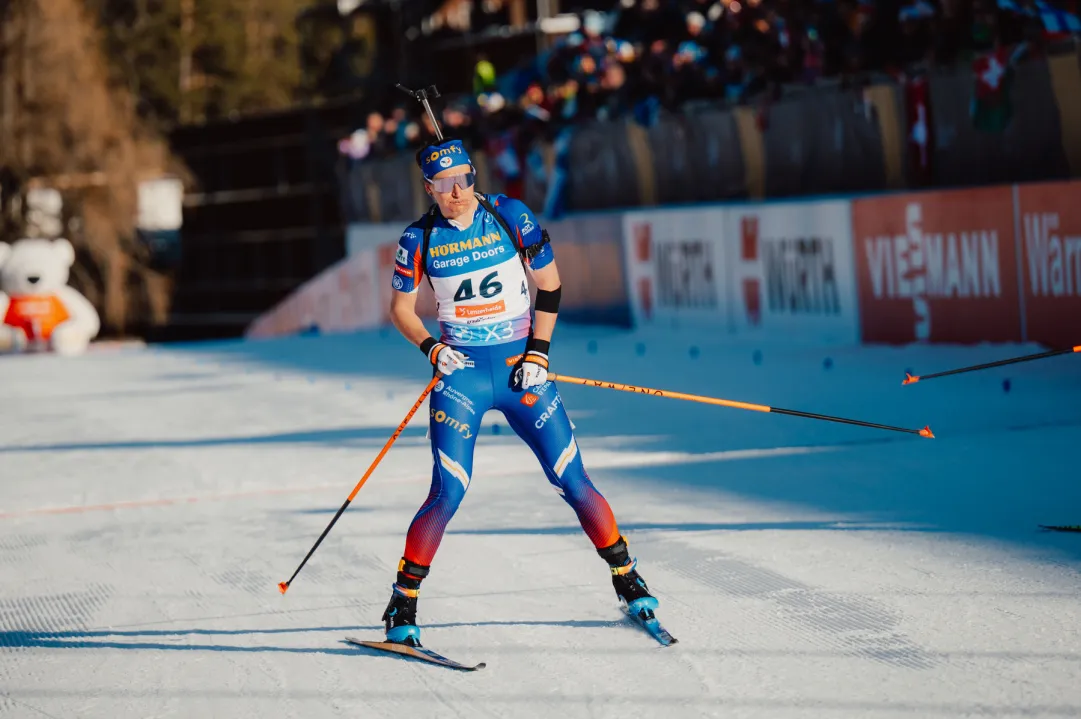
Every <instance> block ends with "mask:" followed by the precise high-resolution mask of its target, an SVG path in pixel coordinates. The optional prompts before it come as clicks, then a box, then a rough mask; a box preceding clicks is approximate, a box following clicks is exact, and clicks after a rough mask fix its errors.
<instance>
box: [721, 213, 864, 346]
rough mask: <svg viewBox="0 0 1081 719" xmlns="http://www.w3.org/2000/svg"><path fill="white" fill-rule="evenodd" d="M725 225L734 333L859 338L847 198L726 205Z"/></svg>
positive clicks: (798, 338) (824, 339)
mask: <svg viewBox="0 0 1081 719" xmlns="http://www.w3.org/2000/svg"><path fill="white" fill-rule="evenodd" d="M726 229H727V231H726V233H725V239H726V244H727V246H728V261H727V264H728V266H729V268H730V271H731V278H732V280H731V282H730V285H729V286H730V287H731V289H732V293H733V296H732V305H733V321H734V325H735V330H736V332H737V333H738V334H742V335H748V336H752V337H756V338H762V339H765V338H776V339H782V338H783V339H784V340H786V341H802V340H810V341H816V342H826V343H830V344H833V343H841V344H854V343H856V342H858V341H859V335H858V329H859V328H858V323H857V320H856V318H857V315H858V311H857V306H856V291H855V281H854V271H853V268H852V220H851V215H850V210H849V203H848V202H845V201H832V202H798V203H791V204H787V203H786V204H770V205H760V206H755V205H752V206H748V207H747V208H746V209H742V208H741V209H732V210H730V211H729V212H728V221H727V228H726Z"/></svg>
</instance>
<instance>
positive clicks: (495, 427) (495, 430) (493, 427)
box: [492, 424, 499, 434]
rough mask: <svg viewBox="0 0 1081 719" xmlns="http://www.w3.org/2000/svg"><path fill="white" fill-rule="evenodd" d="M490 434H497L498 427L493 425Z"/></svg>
mask: <svg viewBox="0 0 1081 719" xmlns="http://www.w3.org/2000/svg"><path fill="white" fill-rule="evenodd" d="M492 434H499V425H498V424H493V425H492Z"/></svg>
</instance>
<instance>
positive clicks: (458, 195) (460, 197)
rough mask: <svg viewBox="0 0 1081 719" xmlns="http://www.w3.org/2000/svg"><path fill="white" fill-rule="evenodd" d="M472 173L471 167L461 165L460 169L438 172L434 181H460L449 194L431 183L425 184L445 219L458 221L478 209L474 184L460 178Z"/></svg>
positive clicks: (451, 168)
mask: <svg viewBox="0 0 1081 719" xmlns="http://www.w3.org/2000/svg"><path fill="white" fill-rule="evenodd" d="M472 171H473V168H471V167H470V166H469V165H459V166H458V167H450V168H447V169H446V170H443V171H442V172H437V173H436V174H435V176H434V177H433V179H436V180H439V179H450V178H455V179H457V180H458V181H457V182H455V183H454V184H453V186H452V187H451V188H450V190H449V191H447V192H440V191H439V190H438V189H436V188H435V187H434V186H433V185H432V183H430V182H425V183H424V189H425V191H427V193H428V194H429V195H431V197H432V199H433V200H435V203H436V204H437V205H439V211H440V212H442V213H443V217H446V218H449V219H457V218H459V217H461V216H462V215H465V214H468V213H471V212H473V211H474V210H475V209H476V202H477V199H476V198H475V197H474V196H473V184H472V182H469V181H467V180H466V178H464V177H460V175H465V174H467V173H470V172H472ZM462 185H468V187H462Z"/></svg>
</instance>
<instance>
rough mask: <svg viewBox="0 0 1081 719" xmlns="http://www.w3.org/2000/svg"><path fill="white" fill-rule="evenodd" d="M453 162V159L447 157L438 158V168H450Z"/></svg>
mask: <svg viewBox="0 0 1081 719" xmlns="http://www.w3.org/2000/svg"><path fill="white" fill-rule="evenodd" d="M453 162H454V158H453V157H449V156H448V157H440V158H439V166H440V167H450V166H451V164H452V163H453Z"/></svg>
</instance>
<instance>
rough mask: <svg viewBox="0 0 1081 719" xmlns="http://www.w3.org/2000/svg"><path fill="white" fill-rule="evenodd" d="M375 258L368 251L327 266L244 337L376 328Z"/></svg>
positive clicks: (265, 316) (377, 314) (376, 288)
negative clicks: (313, 328) (311, 329)
mask: <svg viewBox="0 0 1081 719" xmlns="http://www.w3.org/2000/svg"><path fill="white" fill-rule="evenodd" d="M375 259H376V258H375V253H374V252H372V251H370V250H369V251H366V252H361V253H359V254H357V255H354V256H352V257H346V258H345V259H344V260H341V261H340V262H338V263H337V264H335V265H334V266H332V267H328V268H327V269H326V270H324V271H323V272H321V273H320V274H318V275H316V276H315V277H313V278H312V279H310V280H308V281H307V282H305V283H304V284H303V285H301V286H300V287H298V288H297V289H296V290H295V291H294V292H293V293H292V294H290V295H289V296H288V297H286V298H285V299H284V300H282V301H281V302H280V303H278V304H277V305H275V306H274V307H272V308H271V309H269V310H267V311H266V312H265V313H263V314H262V315H260V316H259V317H258V318H257V319H256V320H255V321H254V322H252V324H251V326H250V327H249V328H248V330H247V331H246V332H245V336H246V337H276V336H280V335H290V334H296V333H298V332H302V331H306V330H308V329H310V328H312V327H317V328H318V329H319V331H320V332H343V331H350V330H359V329H369V328H372V327H377V326H379V324H380V323H381V322H382V321H383V316H382V315H381V313H380V311H379V305H378V304H377V296H378V286H377V283H378V280H379V279H380V278H379V277H377V276H376V262H375ZM383 276H384V277H385V276H386V275H383Z"/></svg>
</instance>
